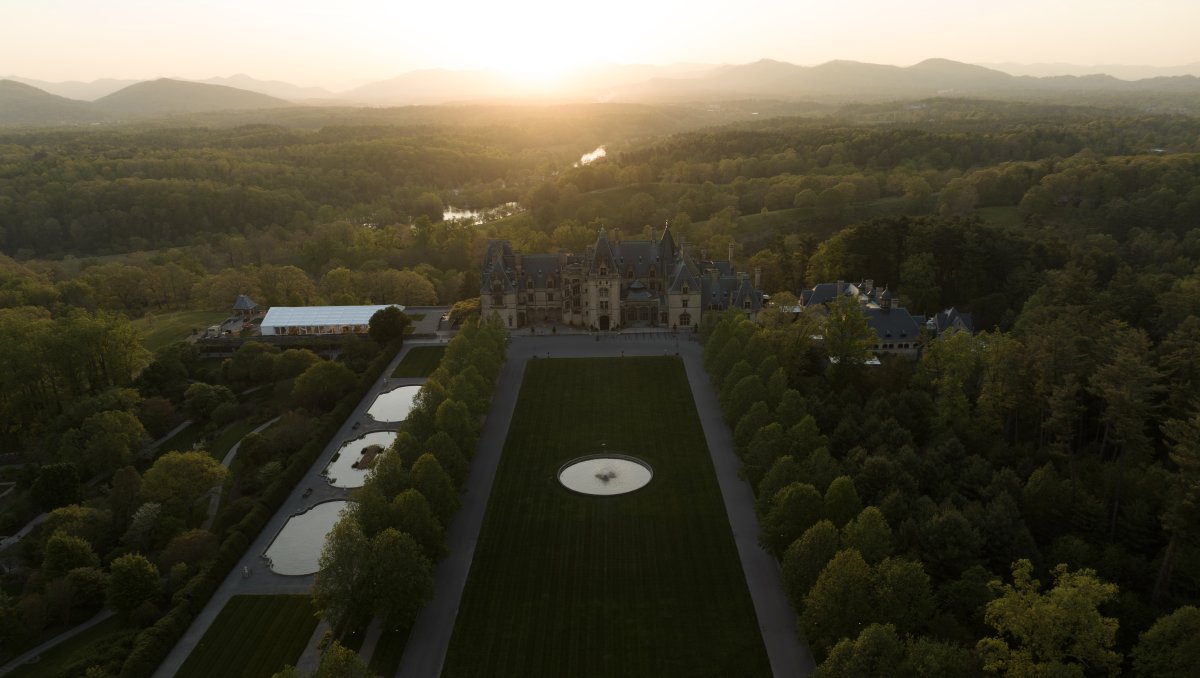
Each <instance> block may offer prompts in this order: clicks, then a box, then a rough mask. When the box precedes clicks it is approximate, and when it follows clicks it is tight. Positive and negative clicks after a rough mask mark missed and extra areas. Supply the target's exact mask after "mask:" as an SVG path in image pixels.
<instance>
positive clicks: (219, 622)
mask: <svg viewBox="0 0 1200 678" xmlns="http://www.w3.org/2000/svg"><path fill="white" fill-rule="evenodd" d="M316 628H317V618H316V617H314V616H313V609H312V599H311V598H310V597H309V596H234V597H233V598H231V599H230V600H229V602H228V603H227V604H226V605H225V607H224V609H222V610H221V613H220V614H218V615H217V618H216V619H215V620H213V623H212V626H210V627H209V628H208V631H207V632H206V633H205V634H204V637H203V638H201V639H200V642H199V644H197V645H196V648H195V649H193V650H192V653H191V654H190V655H188V658H187V661H186V662H184V664H183V666H182V667H181V668H180V669H179V673H178V674H176V675H177V676H178V677H179V678H186V677H188V676H194V677H195V678H208V677H210V676H221V677H222V678H234V677H235V676H241V677H242V678H265V677H267V676H270V675H271V674H273V673H275V672H276V671H279V670H280V669H282V668H283V667H284V665H285V664H295V663H296V660H297V659H298V658H299V657H300V653H301V652H303V651H304V648H305V646H306V645H308V639H309V638H311V637H312V634H313V630H314V629H316Z"/></svg>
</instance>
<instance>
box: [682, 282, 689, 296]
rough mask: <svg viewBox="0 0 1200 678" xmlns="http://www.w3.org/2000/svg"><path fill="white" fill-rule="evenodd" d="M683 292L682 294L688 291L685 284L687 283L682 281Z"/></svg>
mask: <svg viewBox="0 0 1200 678" xmlns="http://www.w3.org/2000/svg"><path fill="white" fill-rule="evenodd" d="M683 293H684V294H688V293H689V292H688V286H687V283H684V284H683Z"/></svg>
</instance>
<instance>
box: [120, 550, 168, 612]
mask: <svg viewBox="0 0 1200 678" xmlns="http://www.w3.org/2000/svg"><path fill="white" fill-rule="evenodd" d="M108 569H109V577H108V604H109V606H111V607H112V608H113V609H114V610H116V611H117V612H120V613H121V614H123V615H126V616H128V615H129V614H130V613H131V612H133V611H134V610H136V609H137V608H138V607H139V606H140V605H142V604H143V603H147V602H154V600H155V599H156V598H158V594H159V580H158V570H157V569H155V567H154V565H153V564H152V563H151V562H150V561H149V560H147V559H146V557H145V556H143V555H142V554H140V553H128V554H125V555H123V556H121V557H119V558H117V559H116V560H114V561H112V563H111V564H110V565H109V568H108Z"/></svg>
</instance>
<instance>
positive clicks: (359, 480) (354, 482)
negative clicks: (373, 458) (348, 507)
mask: <svg viewBox="0 0 1200 678" xmlns="http://www.w3.org/2000/svg"><path fill="white" fill-rule="evenodd" d="M395 440H396V432H395V431H376V432H375V433H368V434H367V435H365V436H361V437H359V438H355V439H354V440H351V441H350V442H348V443H346V444H345V445H342V447H341V449H339V450H338V451H337V454H335V455H334V459H333V461H331V462H329V465H328V466H326V467H325V477H326V478H328V479H329V484H330V485H333V486H334V487H362V486H363V483H364V482H366V479H367V471H369V470H370V466H369V465H364V466H362V467H361V468H356V464H358V463H359V461H360V460H362V458H363V453H364V452H366V451H367V448H369V447H371V446H373V445H378V446H379V447H381V448H383V449H384V450H386V449H387V448H389V447H391V446H392V443H393V442H395Z"/></svg>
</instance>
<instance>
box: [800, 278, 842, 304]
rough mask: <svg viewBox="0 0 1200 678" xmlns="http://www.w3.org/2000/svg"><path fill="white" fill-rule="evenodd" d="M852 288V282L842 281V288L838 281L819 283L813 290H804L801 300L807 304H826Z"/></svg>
mask: <svg viewBox="0 0 1200 678" xmlns="http://www.w3.org/2000/svg"><path fill="white" fill-rule="evenodd" d="M849 288H850V283H845V282H844V283H841V289H840V290H839V289H838V283H818V284H817V285H814V286H813V288H812V289H811V290H804V291H803V292H802V293H801V294H800V301H801V303H803V304H804V305H805V306H812V305H814V304H824V303H826V302H830V301H833V299H834V298H835V297H837V296H839V295H842V294H845V293H846V291H847V290H848V289H849Z"/></svg>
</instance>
